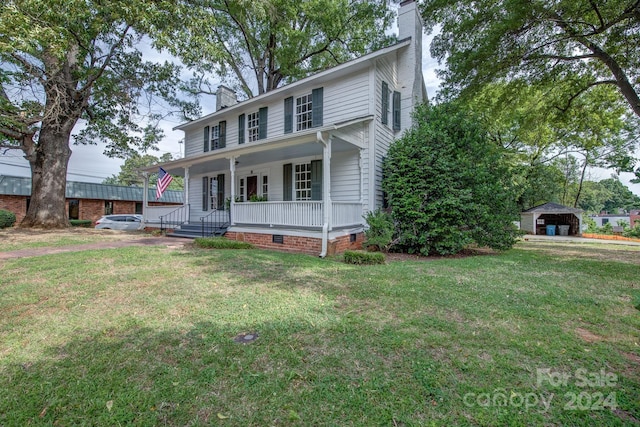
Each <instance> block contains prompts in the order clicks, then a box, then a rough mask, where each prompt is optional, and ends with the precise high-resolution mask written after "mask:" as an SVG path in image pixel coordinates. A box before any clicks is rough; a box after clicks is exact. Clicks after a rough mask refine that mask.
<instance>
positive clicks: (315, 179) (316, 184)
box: [311, 160, 322, 200]
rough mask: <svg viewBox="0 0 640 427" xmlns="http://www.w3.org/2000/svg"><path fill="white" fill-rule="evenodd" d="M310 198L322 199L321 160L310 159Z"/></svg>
mask: <svg viewBox="0 0 640 427" xmlns="http://www.w3.org/2000/svg"><path fill="white" fill-rule="evenodd" d="M311 200H322V160H312V161H311Z"/></svg>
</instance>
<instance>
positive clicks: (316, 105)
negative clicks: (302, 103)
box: [311, 87, 323, 128]
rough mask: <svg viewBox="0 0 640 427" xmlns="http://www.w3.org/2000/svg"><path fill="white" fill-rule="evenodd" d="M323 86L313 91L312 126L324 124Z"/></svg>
mask: <svg viewBox="0 0 640 427" xmlns="http://www.w3.org/2000/svg"><path fill="white" fill-rule="evenodd" d="M322 93H323V90H322V88H321V87H320V88H317V89H314V90H312V91H311V127H314V128H317V127H320V126H322V98H323V94H322Z"/></svg>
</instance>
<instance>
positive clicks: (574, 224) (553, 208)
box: [520, 203, 582, 236]
mask: <svg viewBox="0 0 640 427" xmlns="http://www.w3.org/2000/svg"><path fill="white" fill-rule="evenodd" d="M520 228H521V229H522V230H523V231H526V232H527V233H529V234H538V235H539V234H551V235H569V236H580V235H582V210H581V209H576V208H569V207H567V206H563V205H560V204H558V203H545V204H544V205H540V206H536V207H533V208H531V209H527V210H526V211H524V212H522V213H521V214H520Z"/></svg>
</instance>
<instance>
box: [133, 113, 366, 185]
mask: <svg viewBox="0 0 640 427" xmlns="http://www.w3.org/2000/svg"><path fill="white" fill-rule="evenodd" d="M373 117H374V116H373V115H368V116H364V117H358V118H353V119H350V120H346V121H343V122H339V123H335V124H332V125H327V126H322V127H317V128H312V129H307V130H304V131H300V132H296V133H293V134H284V135H278V136H276V137H273V138H267V139H265V140H263V141H260V142H258V143H247V144H243V145H233V146H231V147H227V148H223V149H219V150H215V151H210V152H207V153H203V154H199V155H197V156H191V157H185V158H183V159H179V160H174V161H171V162H167V163H160V164H157V165H155V166H149V167H145V168H141V169H139V170H140V171H144V172H149V173H156V172H157V171H158V167H159V166H161V167H162V168H163V169H164V170H165V171H167V172H168V173H170V174H171V175H174V176H184V169H185V168H190V170H191V171H192V173H195V174H198V173H200V172H205V171H206V170H211V169H212V168H213V169H218V170H224V169H227V168H228V167H229V159H231V158H232V157H233V158H236V159H238V160H239V161H241V162H242V163H243V164H245V165H253V164H260V163H265V162H270V161H277V160H284V159H287V158H295V157H304V156H309V155H321V154H322V146H321V145H320V144H318V134H319V133H320V134H323V135H324V137H328V136H333V137H334V143H333V144H332V150H333V151H334V152H340V151H347V150H351V149H353V148H354V147H358V148H363V147H364V141H361V140H359V139H358V138H357V137H354V136H353V135H352V134H350V133H349V131H350V130H353V128H356V127H358V128H359V129H358V130H361V125H362V124H364V123H367V122H370V121H371V120H373ZM350 128H351V129H350ZM362 130H363V129H362ZM199 169H202V170H199Z"/></svg>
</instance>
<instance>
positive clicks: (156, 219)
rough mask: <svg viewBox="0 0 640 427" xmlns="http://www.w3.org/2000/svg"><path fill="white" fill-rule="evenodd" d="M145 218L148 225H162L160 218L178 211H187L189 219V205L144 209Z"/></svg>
mask: <svg viewBox="0 0 640 427" xmlns="http://www.w3.org/2000/svg"><path fill="white" fill-rule="evenodd" d="M144 209H145V211H144V216H145V221H146V222H147V224H160V217H165V218H166V217H167V215H169V214H170V213H172V212H175V211H176V210H185V209H186V214H185V217H186V218H187V219H188V218H189V205H182V206H180V205H171V206H147V207H146V208H144Z"/></svg>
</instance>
